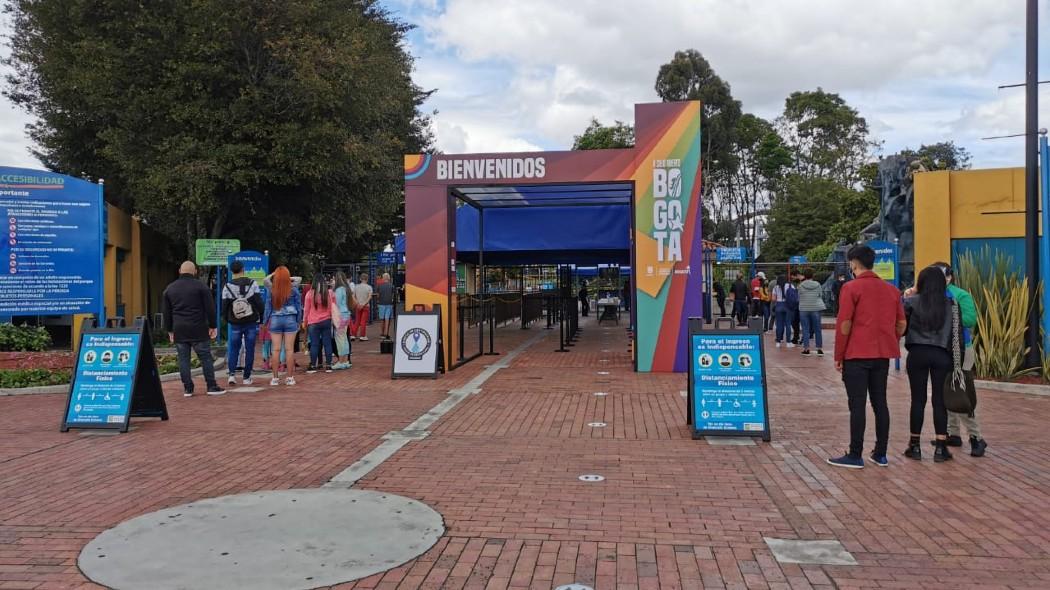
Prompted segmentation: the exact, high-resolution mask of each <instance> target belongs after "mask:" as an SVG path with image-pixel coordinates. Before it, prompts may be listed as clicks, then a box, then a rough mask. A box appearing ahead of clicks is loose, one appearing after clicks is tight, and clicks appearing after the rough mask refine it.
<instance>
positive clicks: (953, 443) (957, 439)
mask: <svg viewBox="0 0 1050 590" xmlns="http://www.w3.org/2000/svg"><path fill="white" fill-rule="evenodd" d="M970 439H971V440H972V439H973V437H972V436H971V437H970ZM944 444H945V445H947V446H949V447H961V446H962V437H961V436H959V435H958V434H949V435H948V438H946V439H944ZM930 446H932V447H935V446H937V440H936V439H934V440H931V441H930Z"/></svg>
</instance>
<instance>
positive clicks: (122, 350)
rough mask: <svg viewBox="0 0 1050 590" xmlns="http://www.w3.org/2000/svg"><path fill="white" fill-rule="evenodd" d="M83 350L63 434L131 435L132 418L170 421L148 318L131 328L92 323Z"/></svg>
mask: <svg viewBox="0 0 1050 590" xmlns="http://www.w3.org/2000/svg"><path fill="white" fill-rule="evenodd" d="M78 351H79V352H78V355H77V362H76V366H75V368H74V371H73V379H72V383H70V385H69V399H68V400H67V401H66V411H65V413H64V414H63V416H62V428H61V430H62V432H66V431H68V430H69V429H70V428H93V429H112V430H119V431H120V432H127V431H128V425H129V423H130V421H131V417H132V416H134V417H151V418H160V419H161V420H167V419H168V408H167V405H166V404H165V403H164V392H163V390H162V389H161V385H160V373H159V372H158V370H157V359H156V356H154V354H153V339H152V337H151V334H150V329H149V323H147V322H146V321H144V319H143V318H138V319H136V320H135V325H134V326H133V327H130V328H125V327H121V328H99V327H97V325H96V324H95V322H94V321H93V320H87V321H86V322H85V326H84V329H83V330H82V331H81V335H80V347H79V349H78Z"/></svg>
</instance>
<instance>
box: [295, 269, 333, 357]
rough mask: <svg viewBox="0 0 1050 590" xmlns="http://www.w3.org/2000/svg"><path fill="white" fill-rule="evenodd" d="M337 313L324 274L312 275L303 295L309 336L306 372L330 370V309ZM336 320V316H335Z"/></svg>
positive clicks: (304, 314) (304, 315)
mask: <svg viewBox="0 0 1050 590" xmlns="http://www.w3.org/2000/svg"><path fill="white" fill-rule="evenodd" d="M333 308H334V311H335V315H336V316H338V315H339V308H338V307H337V306H336V303H335V297H333V296H332V293H331V291H329V290H328V281H326V280H325V278H324V275H323V274H321V273H317V274H315V275H314V282H313V283H312V284H311V285H310V288H309V289H308V290H307V291H306V295H305V296H304V297H303V317H304V320H305V321H306V333H307V336H308V337H309V338H310V365H309V366H308V367H307V368H306V372H307V373H308V374H313V373H316V372H317V371H319V370H321V369H322V368H323V369H324V372H325V373H331V372H332V324H333V321H332V311H333ZM336 319H337V320H338V317H336ZM322 350H323V351H324V365H321V351H322Z"/></svg>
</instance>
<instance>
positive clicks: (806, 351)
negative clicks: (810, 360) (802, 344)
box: [802, 348, 809, 356]
mask: <svg viewBox="0 0 1050 590" xmlns="http://www.w3.org/2000/svg"><path fill="white" fill-rule="evenodd" d="M802 356H809V349H808V348H807V349H805V350H803V351H802Z"/></svg>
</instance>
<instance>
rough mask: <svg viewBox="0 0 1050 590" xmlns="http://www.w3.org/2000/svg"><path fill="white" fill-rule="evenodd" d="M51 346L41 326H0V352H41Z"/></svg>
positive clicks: (46, 333) (48, 335)
mask: <svg viewBox="0 0 1050 590" xmlns="http://www.w3.org/2000/svg"><path fill="white" fill-rule="evenodd" d="M49 346H51V334H48V332H47V330H45V329H44V327H43V326H16V325H14V324H0V352H41V351H44V350H47V348H48V347H49Z"/></svg>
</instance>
